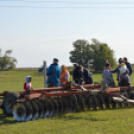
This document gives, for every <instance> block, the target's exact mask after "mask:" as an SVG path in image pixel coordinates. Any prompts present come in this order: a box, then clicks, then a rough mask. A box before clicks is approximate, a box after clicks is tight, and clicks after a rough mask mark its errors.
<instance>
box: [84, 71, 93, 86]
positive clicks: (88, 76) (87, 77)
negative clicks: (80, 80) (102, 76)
mask: <svg viewBox="0 0 134 134" xmlns="http://www.w3.org/2000/svg"><path fill="white" fill-rule="evenodd" d="M83 76H84V81H85V83H86V84H92V83H93V76H92V73H91V72H89V70H88V69H84V72H83Z"/></svg>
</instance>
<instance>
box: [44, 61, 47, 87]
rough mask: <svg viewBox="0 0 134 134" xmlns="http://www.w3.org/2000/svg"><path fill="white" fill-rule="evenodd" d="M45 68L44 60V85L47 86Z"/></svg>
mask: <svg viewBox="0 0 134 134" xmlns="http://www.w3.org/2000/svg"><path fill="white" fill-rule="evenodd" d="M46 68H47V63H46V61H44V87H47V85H46V80H47V77H46V70H47V69H46Z"/></svg>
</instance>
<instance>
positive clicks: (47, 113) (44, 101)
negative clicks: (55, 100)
mask: <svg viewBox="0 0 134 134" xmlns="http://www.w3.org/2000/svg"><path fill="white" fill-rule="evenodd" d="M40 102H41V103H42V104H43V106H44V114H43V118H46V117H47V116H48V115H49V104H48V102H47V101H46V100H40Z"/></svg>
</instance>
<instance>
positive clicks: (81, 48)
mask: <svg viewBox="0 0 134 134" xmlns="http://www.w3.org/2000/svg"><path fill="white" fill-rule="evenodd" d="M91 41H92V43H91V44H89V42H88V41H87V40H80V39H79V40H76V41H75V42H73V44H72V45H73V47H74V50H73V51H70V57H69V59H70V62H72V63H78V64H79V65H83V66H84V67H86V68H88V67H90V68H93V69H94V71H96V72H98V71H102V70H103V69H104V65H105V63H106V61H108V62H109V63H110V64H111V66H112V67H114V66H115V65H116V59H115V56H114V50H112V49H111V48H110V47H109V46H108V44H107V43H101V42H100V41H98V40H97V39H91Z"/></svg>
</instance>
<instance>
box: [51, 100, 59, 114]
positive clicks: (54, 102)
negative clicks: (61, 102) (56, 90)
mask: <svg viewBox="0 0 134 134" xmlns="http://www.w3.org/2000/svg"><path fill="white" fill-rule="evenodd" d="M51 101H52V103H53V105H54V113H53V115H57V114H58V108H59V106H58V102H57V100H56V99H55V98H53V99H52V100H51Z"/></svg>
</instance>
